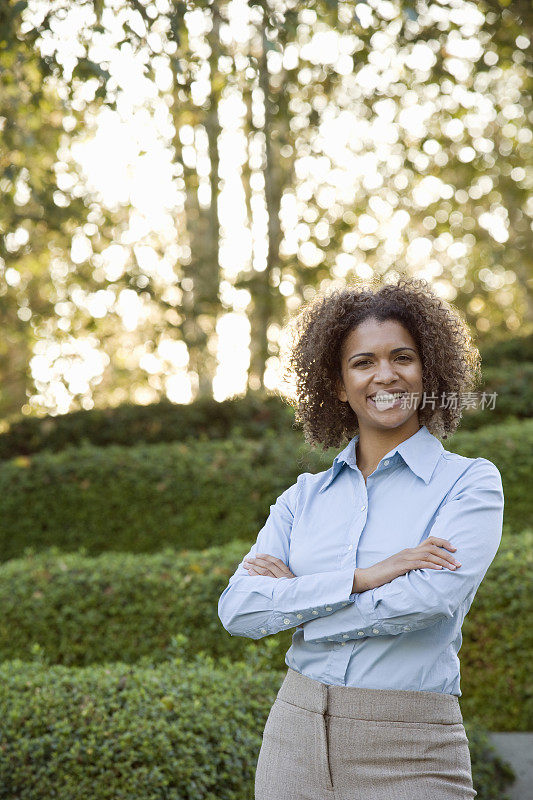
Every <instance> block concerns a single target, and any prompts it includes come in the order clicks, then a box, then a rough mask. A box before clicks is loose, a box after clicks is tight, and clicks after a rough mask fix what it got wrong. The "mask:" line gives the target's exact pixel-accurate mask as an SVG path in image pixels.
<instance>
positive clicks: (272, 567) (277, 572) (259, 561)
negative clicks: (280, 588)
mask: <svg viewBox="0 0 533 800" xmlns="http://www.w3.org/2000/svg"><path fill="white" fill-rule="evenodd" d="M277 561H278V559H275V560H274V561H271V560H268V559H266V558H262V557H260V556H256V557H255V558H254V564H255V565H256V566H257V567H262V568H263V569H266V570H269V571H270V572H272V573H273V575H274V577H275V578H282V577H284V576H285V575H286V574H287V567H286V565H285V564H283V562H281V563H282V564H283V569H282V568H281V567H280V566H279V564H278V563H277Z"/></svg>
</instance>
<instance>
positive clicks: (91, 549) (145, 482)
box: [0, 420, 533, 561]
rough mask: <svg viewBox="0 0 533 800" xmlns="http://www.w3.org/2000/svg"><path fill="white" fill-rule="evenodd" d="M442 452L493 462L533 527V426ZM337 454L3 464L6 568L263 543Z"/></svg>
mask: <svg viewBox="0 0 533 800" xmlns="http://www.w3.org/2000/svg"><path fill="white" fill-rule="evenodd" d="M444 446H445V448H446V449H448V450H456V451H457V452H459V453H463V454H464V455H467V456H485V457H486V458H489V459H490V460H491V461H493V462H494V463H495V464H496V466H497V467H498V468H499V469H500V471H501V473H502V478H503V485H504V491H505V495H506V508H505V519H506V521H507V522H509V523H510V524H512V526H513V527H515V528H517V529H518V530H520V529H521V528H523V527H524V526H525V524H527V523H526V520H529V519H530V518H531V510H532V505H533V497H532V495H531V493H530V492H527V491H525V487H526V486H527V484H528V481H529V477H530V474H531V466H532V462H533V420H526V421H522V422H519V423H517V422H513V423H509V424H507V425H491V426H490V427H488V428H483V429H481V430H479V431H471V432H470V431H468V432H467V431H465V432H461V433H459V432H458V433H456V434H454V436H453V437H452V438H450V439H448V440H445V442H444ZM336 452H337V451H336V450H335V449H330V450H328V451H327V452H326V453H322V452H320V451H318V450H312V449H311V448H310V447H309V446H308V445H307V444H305V443H304V442H303V441H302V439H301V434H296V433H287V434H284V435H279V436H276V435H275V434H273V433H268V434H267V435H265V436H264V437H263V438H262V439H259V440H244V439H241V438H237V437H235V438H233V439H228V440H225V441H213V442H193V441H188V442H173V443H171V444H154V445H138V446H137V447H117V446H114V445H113V446H110V447H93V446H91V445H86V446H84V447H79V448H68V449H66V450H64V451H63V452H62V453H53V454H52V453H38V454H37V455H35V456H18V457H17V458H15V459H12V460H11V461H7V462H3V463H2V464H1V465H0V561H5V560H6V559H9V558H14V557H16V556H19V555H20V554H21V553H22V552H23V551H24V549H25V548H26V547H28V546H31V547H34V548H35V549H42V548H43V547H48V546H51V545H57V546H58V547H60V548H61V549H62V550H77V549H78V548H80V547H85V548H86V549H87V553H88V554H90V555H94V554H97V553H100V552H104V551H106V550H123V551H129V552H138V553H140V552H154V551H157V550H160V549H161V548H162V547H165V546H173V547H175V548H177V549H183V548H188V547H189V548H194V549H202V548H204V547H209V546H212V545H215V544H223V543H225V542H228V541H231V540H232V539H244V540H246V541H248V540H249V539H251V538H252V537H253V539H255V537H256V535H257V533H258V531H259V530H260V528H261V527H262V526H263V524H264V522H265V520H266V518H267V516H268V513H269V507H270V505H271V504H272V503H274V501H275V499H276V497H277V496H278V495H280V494H281V493H282V492H283V491H284V490H285V489H286V488H287V487H288V486H290V485H291V484H293V483H294V482H295V481H296V478H297V477H298V474H299V473H301V472H313V473H315V472H319V471H321V470H325V469H328V468H329V467H330V466H331V463H332V461H333V458H334V456H335V454H336Z"/></svg>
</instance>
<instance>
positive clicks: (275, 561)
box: [255, 553, 290, 573]
mask: <svg viewBox="0 0 533 800" xmlns="http://www.w3.org/2000/svg"><path fill="white" fill-rule="evenodd" d="M255 557H256V558H258V559H261V562H260V563H263V564H264V563H265V562H266V563H267V564H268V565H273V566H276V567H278V568H279V569H280V570H282V572H283V573H286V572H290V570H289V568H288V567H287V565H286V563H285V562H284V561H282V560H281V558H277V557H276V556H271V555H270V553H256V555H255Z"/></svg>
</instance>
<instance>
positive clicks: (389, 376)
mask: <svg viewBox="0 0 533 800" xmlns="http://www.w3.org/2000/svg"><path fill="white" fill-rule="evenodd" d="M375 380H376V381H377V382H378V383H392V382H393V381H395V380H396V372H395V370H394V368H393V366H392V365H391V364H390V362H389V361H388V360H386V359H385V360H384V361H380V362H379V363H378V366H377V370H376V375H375Z"/></svg>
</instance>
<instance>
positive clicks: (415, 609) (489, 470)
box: [219, 279, 504, 800]
mask: <svg viewBox="0 0 533 800" xmlns="http://www.w3.org/2000/svg"><path fill="white" fill-rule="evenodd" d="M296 334H297V335H296V340H295V342H294V343H293V346H292V349H291V353H290V366H291V368H292V370H293V372H294V374H295V376H296V396H297V408H296V411H297V420H298V421H301V422H303V428H304V434H305V438H306V440H307V442H308V443H310V444H314V445H321V446H322V447H323V449H327V447H332V446H333V447H338V446H339V444H340V443H341V442H342V441H343V440H346V439H348V438H349V439H350V441H349V443H348V445H347V446H346V447H345V448H344V449H343V450H342V451H341V452H340V453H339V454H338V455H337V456H336V457H335V459H334V460H333V464H332V466H331V467H330V469H328V470H325V471H324V472H319V473H318V474H311V473H303V474H301V475H299V476H298V479H297V481H296V483H295V484H293V485H292V486H291V487H289V488H288V489H287V490H286V491H284V492H283V493H282V494H281V495H280V496H279V497H278V499H277V501H276V502H275V504H274V505H273V506H271V508H270V515H269V517H268V519H267V521H266V523H265V525H264V527H263V528H262V529H261V531H260V532H259V535H258V537H257V541H256V543H255V544H254V545H253V547H252V548H251V550H250V551H249V553H248V555H247V556H246V558H245V559H244V560H243V562H242V563H241V564H240V565H239V567H238V568H237V570H236V572H235V574H234V575H233V576H232V578H231V579H230V582H229V585H228V587H227V588H226V589H225V590H224V592H223V593H222V595H221V597H220V601H219V616H220V619H221V621H222V623H223V625H224V627H225V628H226V629H227V630H228V631H229V632H230V633H231V634H234V635H237V636H246V637H250V638H252V639H259V638H261V637H263V636H268V635H270V634H274V633H277V632H278V631H280V630H284V629H286V628H295V632H294V634H293V637H292V644H291V647H290V648H289V650H288V651H287V654H286V657H285V662H286V664H287V666H288V671H287V674H286V676H285V678H284V681H283V683H282V686H281V688H280V690H279V692H278V695H277V698H276V700H275V702H274V704H273V706H272V708H271V710H270V714H269V716H268V719H267V722H266V725H265V729H264V733H263V742H262V746H261V750H260V753H259V759H258V763H257V770H256V783H255V797H256V800H324V798H332V800H355V798H363V797H364V798H365V800H428V798H435V800H467V798H473V797H475V796H476V794H477V793H476V791H475V790H474V788H473V785H472V773H471V763H470V753H469V749H468V740H467V737H466V733H465V729H464V726H463V719H462V715H461V710H460V706H459V699H458V698H459V697H460V696H461V691H460V673H459V659H458V657H457V653H458V650H459V648H460V646H461V625H462V622H463V619H464V617H465V615H466V613H467V611H468V609H469V607H470V605H471V603H472V600H473V598H474V595H475V593H476V591H477V588H478V586H479V584H480V583H481V581H482V579H483V577H484V575H485V573H486V571H487V569H488V567H489V565H490V564H491V562H492V560H493V558H494V556H495V554H496V552H497V549H498V546H499V543H500V539H501V534H502V518H503V501H504V498H503V492H502V484H501V478H500V474H499V472H498V470H497V468H496V467H495V466H494V464H493V463H492V462H491V461H488V460H487V459H486V458H465V457H464V456H460V455H458V454H456V453H452V452H449V451H447V450H445V449H444V447H443V445H442V444H441V442H440V441H439V439H438V438H437V437H438V436H439V437H441V438H443V439H445V438H446V437H447V435H448V434H450V433H452V432H453V431H454V430H455V429H456V428H457V426H458V423H459V420H460V418H461V410H462V407H461V402H460V401H461V395H462V394H463V393H464V392H466V391H468V390H470V389H471V388H472V387H473V386H474V385H475V383H476V382H477V380H478V378H479V376H480V356H479V351H478V350H477V349H476V348H475V347H474V346H473V344H472V341H471V337H470V335H469V333H468V329H467V328H466V325H465V324H464V322H463V321H462V318H461V317H460V315H459V314H458V313H457V312H456V311H454V310H453V309H452V308H451V307H449V306H448V305H447V304H446V303H445V302H444V301H443V300H441V299H439V298H438V297H437V296H436V295H434V294H433V293H432V292H431V290H430V289H429V287H428V284H427V283H426V282H425V281H422V280H415V279H402V280H400V281H399V282H398V283H397V284H394V285H392V284H386V285H374V286H373V285H372V284H370V285H368V286H350V287H348V288H346V289H344V290H342V291H334V292H333V293H332V294H330V295H329V296H328V297H320V296H319V297H317V298H315V300H314V301H312V302H311V303H309V304H308V305H307V306H306V307H305V309H304V311H302V312H301V313H300V315H299V316H298V318H297V325H296Z"/></svg>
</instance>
